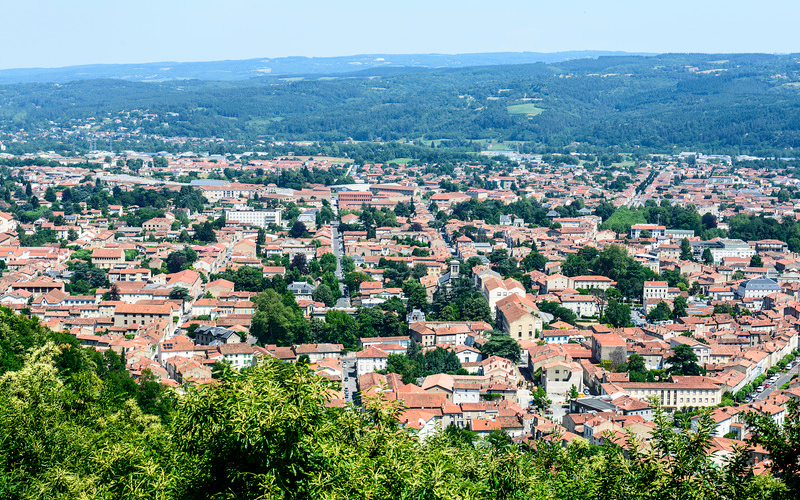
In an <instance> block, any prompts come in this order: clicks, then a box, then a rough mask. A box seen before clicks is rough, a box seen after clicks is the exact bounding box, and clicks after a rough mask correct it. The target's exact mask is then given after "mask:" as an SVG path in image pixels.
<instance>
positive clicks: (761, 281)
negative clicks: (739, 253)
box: [736, 278, 781, 298]
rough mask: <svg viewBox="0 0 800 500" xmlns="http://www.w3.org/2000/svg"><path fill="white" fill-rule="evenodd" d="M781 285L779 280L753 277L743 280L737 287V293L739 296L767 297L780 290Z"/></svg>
mask: <svg viewBox="0 0 800 500" xmlns="http://www.w3.org/2000/svg"><path fill="white" fill-rule="evenodd" d="M780 291H781V287H780V285H778V281H777V280H775V279H772V278H752V279H749V280H745V281H742V282H741V283H739V286H738V287H737V288H736V295H738V296H739V298H746V297H766V296H767V295H772V294H773V293H776V292H780Z"/></svg>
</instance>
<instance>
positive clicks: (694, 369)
mask: <svg viewBox="0 0 800 500" xmlns="http://www.w3.org/2000/svg"><path fill="white" fill-rule="evenodd" d="M672 352H673V354H672V356H670V357H668V358H667V360H666V361H667V364H668V365H670V367H669V370H668V371H669V373H670V374H672V375H700V374H702V370H701V368H700V366H699V365H698V364H697V355H696V354H695V353H694V351H693V350H692V347H691V346H689V345H687V344H678V345H676V346H675V347H674V348H673V349H672Z"/></svg>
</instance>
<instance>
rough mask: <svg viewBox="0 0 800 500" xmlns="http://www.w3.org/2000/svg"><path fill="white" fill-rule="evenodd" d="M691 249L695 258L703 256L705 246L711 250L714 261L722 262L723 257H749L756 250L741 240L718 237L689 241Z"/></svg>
mask: <svg viewBox="0 0 800 500" xmlns="http://www.w3.org/2000/svg"><path fill="white" fill-rule="evenodd" d="M689 243H690V244H691V245H692V251H693V252H694V256H695V258H697V259H701V258H702V257H703V252H704V251H705V249H706V248H708V249H709V250H710V251H711V256H712V257H713V258H714V262H722V259H723V258H724V257H740V258H743V259H749V258H750V257H752V256H753V255H754V254H755V253H756V251H755V249H753V247H751V246H750V245H749V244H747V243H746V242H744V241H742V240H735V239H725V238H720V239H718V240H711V241H690V242H689Z"/></svg>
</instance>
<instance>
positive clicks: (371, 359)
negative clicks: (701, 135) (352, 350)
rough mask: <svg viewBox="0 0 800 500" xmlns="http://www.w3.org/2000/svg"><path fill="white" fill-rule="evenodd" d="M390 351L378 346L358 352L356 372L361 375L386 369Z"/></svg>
mask: <svg viewBox="0 0 800 500" xmlns="http://www.w3.org/2000/svg"><path fill="white" fill-rule="evenodd" d="M388 360H389V353H388V352H386V351H384V350H381V349H378V348H377V347H368V348H366V349H364V350H363V351H361V352H359V353H358V354H356V373H357V374H358V376H359V377H360V376H361V375H364V374H365V373H370V372H374V371H378V370H384V369H386V363H387V362H388Z"/></svg>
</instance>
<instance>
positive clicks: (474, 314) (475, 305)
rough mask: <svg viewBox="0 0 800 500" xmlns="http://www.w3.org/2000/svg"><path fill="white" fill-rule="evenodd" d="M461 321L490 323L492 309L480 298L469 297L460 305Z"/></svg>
mask: <svg viewBox="0 0 800 500" xmlns="http://www.w3.org/2000/svg"><path fill="white" fill-rule="evenodd" d="M461 320H462V321H485V322H487V323H489V324H491V323H492V309H491V307H489V303H488V302H486V299H484V298H483V297H481V296H478V297H469V298H467V299H466V300H464V301H463V302H462V304H461Z"/></svg>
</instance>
